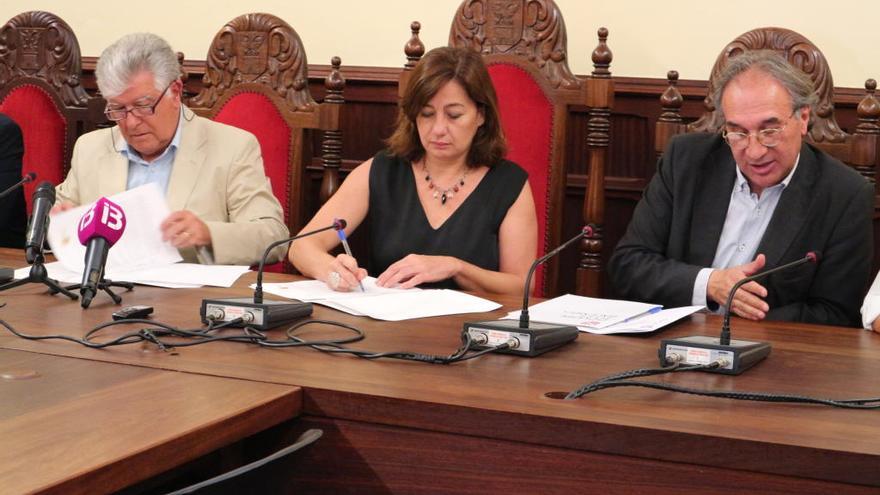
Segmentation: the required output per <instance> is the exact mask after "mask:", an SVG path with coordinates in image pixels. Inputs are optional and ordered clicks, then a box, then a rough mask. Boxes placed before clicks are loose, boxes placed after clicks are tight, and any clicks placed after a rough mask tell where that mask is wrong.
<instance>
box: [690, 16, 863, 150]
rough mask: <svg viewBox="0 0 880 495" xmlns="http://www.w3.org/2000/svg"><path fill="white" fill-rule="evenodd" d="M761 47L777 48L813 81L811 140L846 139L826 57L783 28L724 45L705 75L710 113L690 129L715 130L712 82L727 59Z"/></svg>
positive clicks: (754, 32) (756, 32)
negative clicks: (836, 113)
mask: <svg viewBox="0 0 880 495" xmlns="http://www.w3.org/2000/svg"><path fill="white" fill-rule="evenodd" d="M761 49H767V50H774V51H777V52H779V53H780V54H782V55H783V56H784V57H785V58H786V60H788V61H789V63H791V64H792V65H793V66H795V67H797V68H799V69H801V70H802V71H804V73H806V74H807V75H808V76H810V79H811V80H812V81H813V84H814V85H815V87H816V95H817V96H818V97H819V103H818V104H817V105H816V109H815V115H814V116H813V126H812V128H811V129H810V137H811V138H812V140H813V141H814V142H817V143H821V142H830V143H838V142H843V141H844V140H845V139H846V134H845V133H844V132H843V131H842V130H841V129H840V127H839V126H838V125H837V122H836V121H835V119H834V101H833V95H834V81H833V80H832V77H831V71H830V70H829V68H828V61H827V60H825V56H824V55H822V52H821V51H820V50H819V49H818V48H816V45H814V44H813V43H812V42H810V40H808V39H807V38H805V37H803V36H801V35H800V34H798V33H796V32H794V31H791V30H789V29H783V28H759V29H754V30H752V31H749V32H747V33H744V34H742V35H740V36H739V37H738V38H736V39H735V40H733V41H732V42H730V44H728V45H727V46H726V47H724V49H723V50H722V51H721V54H720V55H718V58H717V59H716V60H715V65H714V66H713V67H712V75H711V76H710V78H709V89H708V96H706V99H705V104H706V110H707V111H709V112H711V114H710V115H707V116H705V117H703V118H701V119H700V120H699V121H698V122H696V123H694V125H693V126H692V130H698V131H708V132H714V131H716V130H718V128H719V126H720V125H721V122H720V121H719V120H718V116H717V113H716V112H715V109H716V107H717V105H718V102H715V101H713V98H712V93H714V91H715V87H714V83H713V82H714V81H715V80H716V79H717V78H718V76H719V75H720V74H721V72H722V71H723V70H724V67H726V66H727V61H728V60H730V59H731V58H733V57H736V56H737V55H739V54H741V53H743V52H745V51H749V50H761Z"/></svg>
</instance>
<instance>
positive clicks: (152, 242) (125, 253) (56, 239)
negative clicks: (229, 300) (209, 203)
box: [15, 183, 249, 289]
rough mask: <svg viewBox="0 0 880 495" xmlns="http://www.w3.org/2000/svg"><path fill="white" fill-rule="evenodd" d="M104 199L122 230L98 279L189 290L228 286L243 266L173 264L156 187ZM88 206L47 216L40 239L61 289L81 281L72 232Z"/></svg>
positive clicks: (79, 249) (79, 253) (80, 249)
mask: <svg viewBox="0 0 880 495" xmlns="http://www.w3.org/2000/svg"><path fill="white" fill-rule="evenodd" d="M108 199H110V200H111V201H113V202H114V203H116V204H117V205H119V207H120V208H122V211H124V212H125V218H126V226H125V231H124V232H123V233H122V237H120V238H119V241H118V242H117V243H116V244H114V245H113V247H112V248H110V251H109V252H108V254H107V264H106V265H105V267H104V277H105V278H107V279H108V280H113V281H117V282H132V283H137V284H144V285H155V286H159V287H168V288H175V289H177V288H193V287H202V286H203V285H213V286H217V287H231V286H232V284H234V283H235V281H236V280H237V279H238V277H240V276H241V275H242V274H244V273H246V272H247V271H248V270H249V267H247V266H221V265H199V264H193V263H178V262H179V261H181V260H182V258H181V257H180V253H179V252H178V251H177V249H175V248H174V246H172V245H171V244H170V243H169V242H167V241H163V240H162V234H161V230H160V225H161V223H162V221H163V220H164V219H165V217H167V216H168V214H169V210H168V206H167V204H166V203H165V198H164V197H163V195H162V192H161V191H160V190H159V188H158V186H156V184H152V183H151V184H146V185H144V186H141V187H138V188H135V189H130V190H128V191H124V192H121V193H119V194H114V195H113V196H110V197H109V198H108ZM90 206H91V205H82V206H80V207H77V208H73V209H70V210H67V211H63V212H59V213H56V214H53V215H52V217H51V221H50V222H49V229H48V232H47V234H46V239H47V240H48V242H49V245H50V246H51V247H52V253H53V254H54V255H55V257H56V258H57V259H58V261H57V262H54V263H47V264H46V265H45V266H46V270H47V271H48V273H49V278H52V279H55V280H57V281H59V282H61V283H63V284H78V283H80V282H82V273H83V270H84V268H85V263H84V258H85V253H86V247H85V246H83V245H82V244H80V242H79V238H78V236H77V228H78V226H79V221H80V218H82V216H83V213H85V211H86V210H87V209H88V208H89V207H90ZM29 270H30V267H25V268H20V269H18V270H16V271H15V278H17V279H21V278H25V277H27V276H28V272H29Z"/></svg>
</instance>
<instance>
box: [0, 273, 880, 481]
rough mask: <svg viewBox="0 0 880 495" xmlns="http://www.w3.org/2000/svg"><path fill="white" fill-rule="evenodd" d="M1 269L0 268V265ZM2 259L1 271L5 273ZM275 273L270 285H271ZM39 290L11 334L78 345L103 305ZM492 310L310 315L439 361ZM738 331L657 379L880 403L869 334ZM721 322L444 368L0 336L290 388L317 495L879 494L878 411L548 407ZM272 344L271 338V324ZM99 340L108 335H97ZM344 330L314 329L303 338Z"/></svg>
mask: <svg viewBox="0 0 880 495" xmlns="http://www.w3.org/2000/svg"><path fill="white" fill-rule="evenodd" d="M2 261H3V260H2V258H0V264H2ZM7 266H9V262H7ZM282 277H283V276H279V275H273V276H269V277H268V278H269V279H274V280H281V279H282ZM253 280H254V276H253V274H248V275H246V276H245V277H243V279H242V280H240V281H239V282H238V283H237V284H236V286H235V287H234V288H232V289H210V288H205V289H200V290H175V291H171V290H167V289H157V288H149V287H137V288H136V289H135V290H134V291H133V292H128V293H123V294H122V295H123V298H124V304H150V305H153V306H155V307H156V313H155V319H156V320H159V321H163V322H168V323H173V324H176V325H180V326H185V327H186V326H198V324H199V322H198V320H199V317H198V308H199V303H200V301H201V299H202V298H204V297H223V296H244V295H248V294H249V293H250V291H249V289H247V285H248V284H250V283H252V282H253ZM44 292H45V291H43V289H41V288H38V287H36V286H34V287H30V288H21V289H16V290H14V291H10V292H7V293H0V301H2V302H6V303H7V304H8V306H7V307H6V308H4V309H2V310H0V318H3V319H5V320H6V321H8V322H10V323H12V324H13V325H14V326H15V327H16V328H18V329H19V330H21V331H25V332H30V333H37V334H47V333H56V332H63V333H68V334H78V335H82V333H84V331H85V330H86V329H88V328H90V327H92V326H93V325H95V324H97V323H99V322H103V321H106V320H108V319H109V317H110V313H111V312H112V311H113V309H114V308H115V306H113V305H112V303H111V302H110V301H109V299H108V298H106V297H103V296H102V295H99V296H98V297H96V298H95V300H94V301H93V302H92V305H91V307H90V308H89V309H88V310H85V311H84V310H82V309H81V308H80V307H79V305H78V304H77V303H74V302H70V301H67V300H65V299H62V298H61V297H57V296H48V295H46V294H45V293H44ZM493 299H495V300H498V301H499V302H502V303H503V304H504V308H503V309H501V310H498V311H496V312H493V313H488V314H480V315H460V316H450V317H440V318H426V319H421V320H411V321H404V322H395V323H391V322H379V321H373V320H368V319H364V318H357V317H353V316H349V315H345V314H342V313H339V312H337V311H334V310H330V309H327V308H322V307H316V310H315V314H314V315H313V317H319V318H326V319H333V320H337V321H341V322H345V323H349V324H353V325H356V326H359V327H360V328H362V329H364V331H365V332H366V333H367V338H366V339H365V340H364V341H362V342H359V343H357V344H353V345H352V346H353V347H357V348H361V349H368V350H374V351H390V350H406V351H413V352H421V353H432V354H449V353H451V352H452V351H453V350H454V349H455V348H456V347H457V346H458V345H459V339H460V331H461V326H462V324H463V323H464V322H466V321H470V320H476V319H486V318H492V317H498V316H500V315H502V314H504V313H505V312H506V311H509V310H511V309H515V308H516V307H517V304H518V301H517V298H515V297H509V298H497V297H495V298H493ZM732 327H733V334H734V336H735V337H738V338H743V339H751V340H761V341H768V342H772V344H773V352H772V354H771V355H770V357H769V358H768V359H767V360H765V361H764V362H762V363H760V364H758V365H757V366H756V367H754V368H753V369H751V370H750V371H748V372H746V374H744V375H741V376H738V377H731V376H722V375H715V374H697V373H694V374H677V375H674V376H666V377H661V378H655V379H656V380H660V381H664V382H669V383H676V384H680V385H686V386H692V387H699V388H706V389H714V390H741V391H742V390H748V391H768V392H780V393H790V394H803V395H815V396H827V397H837V398H844V397H872V396H874V397H876V396H880V384H878V383H877V377H878V376H880V336H878V335H875V334H873V333H871V332H866V331H862V330H859V329H852V328H836V327H824V326H816V325H799V324H789V323H771V322H766V323H751V322H747V321H744V320H740V319H734V322H733V325H732ZM719 328H720V319H719V318H717V317H715V316H712V315H708V316H707V315H695V316H694V317H692V318H691V319H690V320H689V321H685V322H683V323H680V324H678V325H675V326H672V327H671V328H669V329H667V330H665V331H663V332H661V333H658V334H653V335H645V336H594V335H587V334H583V335H581V337H580V338H579V339H578V340H577V341H576V342H575V343H573V344H571V345H568V346H566V347H564V348H562V349H559V350H556V351H553V352H551V353H548V354H545V355H544V356H541V357H538V358H533V359H528V358H521V357H515V356H506V355H488V356H484V357H481V358H478V359H475V360H472V361H467V362H462V363H457V364H453V365H448V366H442V365H427V364H422V363H412V362H401V361H394V360H381V361H366V360H361V359H356V358H352V357H350V356H329V355H325V354H322V353H319V352H317V351H314V350H311V349H305V348H303V349H264V348H258V347H255V346H250V345H243V344H233V343H215V344H209V345H204V346H197V347H192V348H180V349H178V350H177V352H175V353H173V354H172V353H163V352H155V351H152V350H150V352H145V349H144V347H143V346H139V345H136V346H128V347H119V348H114V349H108V350H102V351H95V350H91V349H87V348H84V347H80V346H77V345H74V344H70V343H66V342H31V341H25V340H21V339H18V338H15V337H13V336H10V335H9V334H8V333H0V348H7V349H19V350H28V351H32V352H39V353H44V354H56V355H59V356H68V357H78V358H83V359H89V360H97V361H104V362H110V363H121V364H128V365H137V366H141V367H149V368H157V369H168V370H177V371H184V372H189V373H197V374H202V375H213V376H218V377H227V378H237V379H242V380H248V381H253V382H264V383H272V384H280V385H289V386H299V387H302V390H303V416H302V417H301V419H300V420H299V421H297V426H296V428H303V429H304V428H307V427H314V426H318V427H321V428H323V429H324V430H325V437H324V438H322V440H321V441H320V442H318V444H316V445H315V446H314V447H312V448H310V449H309V450H308V452H307V453H306V454H305V455H306V458H305V460H303V459H302V458H299V456H298V462H297V464H296V466H294V467H292V468H291V470H290V472H287V473H285V476H288V477H290V478H291V479H292V480H293V481H294V482H295V483H297V485H296V486H297V487H298V488H299V489H305V490H306V491H309V490H308V489H312V490H313V491H314V492H326V491H345V490H351V491H354V492H358V493H360V492H378V493H388V492H400V491H404V492H429V493H430V492H434V493H448V492H459V493H461V492H494V491H506V492H511V493H572V492H573V491H574V492H586V491H595V492H597V493H608V492H620V493H641V492H647V491H651V492H654V493H657V492H659V493H673V492H675V493H725V492H728V493H772V492H789V493H831V492H834V493H843V492H846V493H877V490H878V489H877V487H880V411H851V410H839V409H831V408H827V407H817V406H805V405H788V404H769V403H756V402H737V401H732V400H724V399H712V398H706V397H698V396H687V395H680V394H673V393H669V392H663V391H657V390H648V389H614V390H606V391H601V392H598V393H596V394H594V395H590V396H587V397H586V398H583V399H580V400H576V401H561V400H556V399H552V398H549V397H548V396H547V394H548V393H549V392H556V391H570V390H572V389H575V388H577V387H578V386H580V385H582V384H584V383H586V382H590V381H593V380H595V379H597V378H600V377H602V376H606V375H609V374H612V373H616V372H620V371H624V370H627V369H633V368H641V367H654V366H656V365H657V349H658V344H659V339H660V338H661V337H662V338H666V337H674V336H684V335H691V334H706V335H716V334H717V332H718V330H719ZM276 333H277V334H278V335H281V332H280V331H276ZM111 334H112V332H111ZM331 335H342V333H341V332H339V331H337V330H332V329H326V328H325V329H315V330H311V331H308V332H306V333H305V334H303V336H304V337H308V336H311V337H313V338H325V337H327V336H331Z"/></svg>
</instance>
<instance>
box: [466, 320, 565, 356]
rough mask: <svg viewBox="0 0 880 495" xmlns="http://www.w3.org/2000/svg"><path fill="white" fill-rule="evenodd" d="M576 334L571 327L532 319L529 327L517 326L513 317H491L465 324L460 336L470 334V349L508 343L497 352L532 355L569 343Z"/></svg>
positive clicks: (517, 323)
mask: <svg viewBox="0 0 880 495" xmlns="http://www.w3.org/2000/svg"><path fill="white" fill-rule="evenodd" d="M579 333H580V332H579V331H578V329H577V328H575V327H572V326H565V325H554V324H551V323H540V322H532V323H530V324H529V328H520V327H519V321H516V320H491V321H476V322H470V323H465V324H464V328H463V329H462V331H461V338H462V341H466V340H467V336H468V335H470V338H471V342H472V344H471V347H472V348H473V349H487V348H489V347H496V346H499V345H502V344H505V343H511V346H510V348H508V349H502V350H499V351H498V352H499V353H501V354H513V355H516V356H528V357H535V356H539V355H541V354H544V353H545V352H547V351H552V350H553V349H556V348H557V347H561V346H563V345H565V344H568V343H569V342H573V341H574V340H575V339H577V337H578V334H579Z"/></svg>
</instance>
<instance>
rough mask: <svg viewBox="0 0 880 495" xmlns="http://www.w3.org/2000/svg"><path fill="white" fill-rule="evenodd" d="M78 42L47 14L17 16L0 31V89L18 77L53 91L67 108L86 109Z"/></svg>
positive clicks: (63, 23)
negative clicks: (41, 81)
mask: <svg viewBox="0 0 880 495" xmlns="http://www.w3.org/2000/svg"><path fill="white" fill-rule="evenodd" d="M80 71H81V67H80V52H79V43H78V42H77V40H76V36H74V34H73V30H72V29H70V26H68V25H67V23H65V22H64V21H63V20H61V19H60V18H59V17H57V16H55V15H54V14H51V13H49V12H41V11H31V12H25V13H22V14H19V15H17V16H15V17H13V18H12V19H10V20H9V22H7V23H6V24H5V25H3V27H2V28H0V87H6V86H8V85H9V84H11V83H12V82H13V81H14V80H15V79H17V78H21V77H27V78H37V79H41V80H43V81H45V82H46V83H48V84H49V85H50V86H52V87H53V88H55V90H56V91H57V92H58V94H59V96H60V97H61V101H62V102H63V103H64V105H65V106H68V107H83V108H84V107H86V105H87V103H86V102H87V101H88V96H87V95H86V92H85V90H84V89H83V87H82V85H81V84H80V73H81V72H80Z"/></svg>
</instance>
